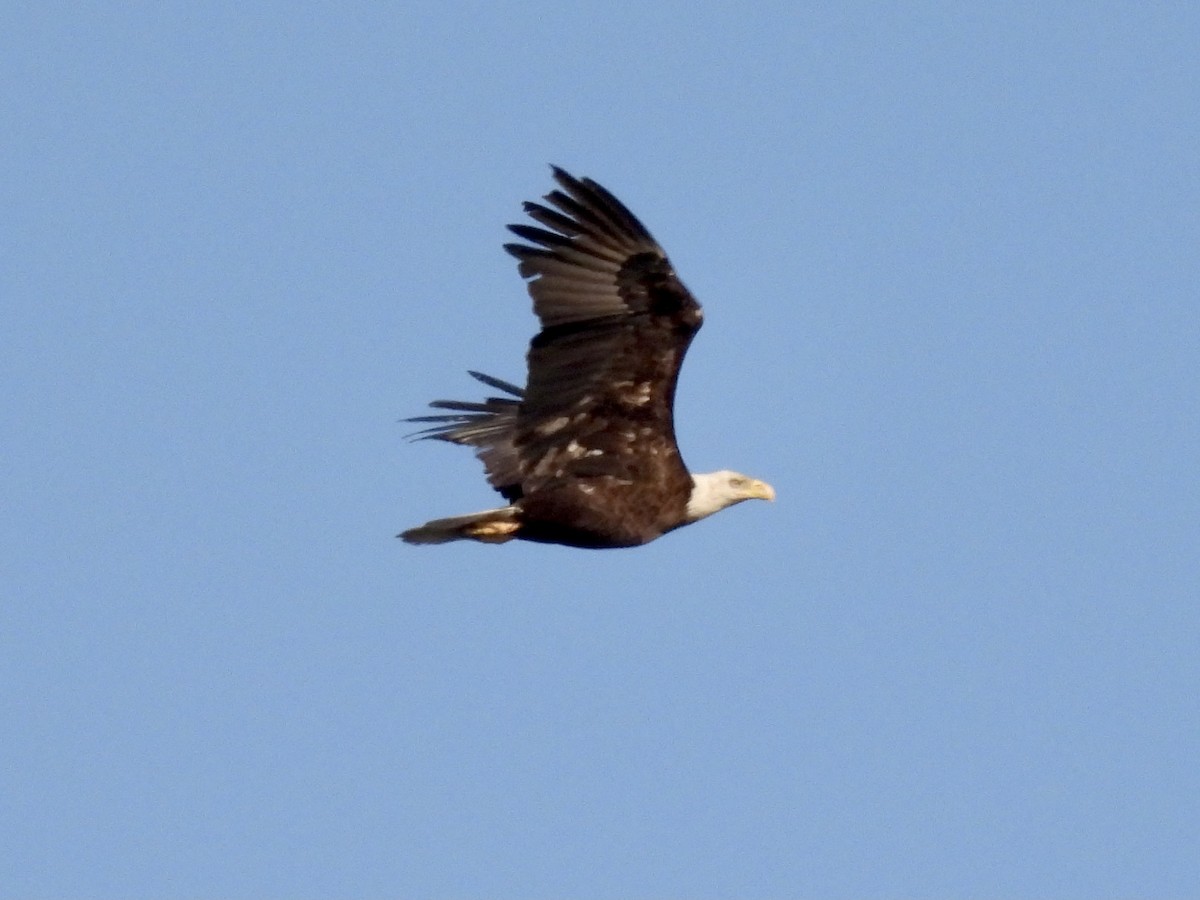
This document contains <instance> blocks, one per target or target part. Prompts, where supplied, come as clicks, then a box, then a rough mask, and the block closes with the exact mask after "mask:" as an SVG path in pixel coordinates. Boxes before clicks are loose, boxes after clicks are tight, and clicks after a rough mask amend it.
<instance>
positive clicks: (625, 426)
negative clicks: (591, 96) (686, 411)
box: [399, 167, 775, 548]
mask: <svg viewBox="0 0 1200 900" xmlns="http://www.w3.org/2000/svg"><path fill="white" fill-rule="evenodd" d="M553 174H554V180H555V181H556V182H557V183H558V188H559V189H556V190H553V191H551V192H550V193H549V194H547V195H546V197H545V200H546V203H547V204H548V205H545V206H543V205H541V204H538V203H526V204H525V205H524V209H525V212H526V213H528V215H529V217H530V218H531V219H532V220H533V221H534V222H536V223H538V225H540V226H543V227H534V226H533V225H526V224H522V225H510V226H509V230H510V231H512V232H513V233H514V234H515V235H516V236H517V237H519V238H521V239H522V240H523V241H525V242H527V243H512V244H506V245H505V246H504V249H505V250H507V251H508V252H509V253H510V254H512V255H513V256H515V257H516V258H517V261H518V271H519V272H520V273H521V275H522V277H524V278H525V279H527V280H528V284H527V287H528V290H529V294H530V296H531V297H532V298H533V310H534V312H535V313H536V315H537V317H538V319H539V320H540V322H541V331H540V332H539V333H538V334H537V335H536V336H535V337H534V338H533V341H532V342H531V343H530V345H529V353H528V367H529V372H528V379H527V381H526V385H525V387H524V388H520V387H518V386H517V385H515V384H510V383H508V382H506V381H501V380H500V379H498V378H493V377H491V376H489V375H482V374H480V373H478V372H471V373H470V374H471V375H472V376H473V377H474V378H475V379H477V380H478V381H480V382H482V383H483V384H485V385H487V386H488V387H490V388H493V389H495V390H496V391H498V392H499V394H500V395H499V396H493V397H488V398H487V399H485V400H484V401H483V402H481V403H470V402H464V401H458V400H435V401H434V402H433V403H431V404H430V406H431V407H433V408H434V409H441V410H449V411H450V412H449V413H446V414H439V415H431V416H416V417H414V418H412V419H409V420H408V421H410V422H424V423H433V424H432V425H431V426H430V427H428V428H426V429H425V430H424V431H421V432H418V434H417V436H418V437H423V438H432V439H437V440H442V441H449V442H451V443H453V444H463V445H465V446H468V447H473V448H475V452H476V455H477V456H478V457H479V459H480V460H481V461H482V462H483V465H484V469H485V470H486V473H487V479H488V482H489V483H490V484H491V485H492V487H494V488H495V489H496V490H497V491H499V492H500V494H501V496H503V497H504V499H505V500H506V501H507V504H506V505H505V506H501V507H498V508H496V509H489V510H485V511H483V512H477V513H470V514H469V515H464V516H454V517H452V518H448V519H436V520H434V521H432V522H429V523H427V524H425V525H421V526H420V527H418V528H413V529H410V530H408V531H405V532H404V533H403V534H401V535H399V537H401V538H403V539H404V540H405V541H407V542H408V543H410V544H440V543H444V542H446V541H454V540H475V541H483V542H485V543H503V542H505V541H510V540H513V539H514V538H515V539H518V540H526V541H538V542H541V543H547V544H566V545H568V546H572V547H587V548H607V547H633V546H637V545H639V544H645V543H648V542H649V541H652V540H654V539H655V538H657V537H660V536H661V535H663V534H666V533H667V532H668V531H672V530H674V529H676V528H679V527H680V526H682V525H689V524H691V523H692V522H696V521H698V520H699V519H703V518H704V517H705V516H709V515H712V514H713V513H715V512H718V511H719V510H722V509H724V508H725V507H727V506H731V505H733V504H734V503H739V502H741V501H742V500H749V499H751V498H758V499H763V500H773V499H774V498H775V492H774V490H773V489H772V488H771V486H770V485H768V484H766V483H765V482H762V481H758V480H756V479H753V478H748V477H746V476H745V475H740V474H738V473H737V472H730V471H721V472H711V473H708V474H700V475H695V474H692V473H690V472H688V470H687V468H686V467H685V466H684V464H683V459H682V458H681V457H680V454H679V447H678V446H676V443H675V425H674V418H673V407H674V402H675V384H676V381H677V379H678V377H679V367H680V365H681V364H682V362H683V357H684V354H685V353H687V349H688V345H689V344H691V342H692V338H693V337H694V336H695V334H696V332H697V331H698V330H699V328H700V325H701V322H702V318H703V317H702V314H701V311H700V304H699V303H697V302H696V299H695V298H694V297H693V296H692V295H691V293H690V292H689V291H688V289H687V288H686V287H684V285H683V282H681V281H680V280H679V278H678V277H677V276H676V275H675V270H674V269H673V268H672V267H671V263H670V261H669V260H668V259H667V256H666V254H665V253H664V252H663V250H662V248H661V247H659V245H658V243H657V242H656V241H655V240H654V238H653V237H651V235H650V232H649V231H647V230H646V228H645V226H644V225H642V223H641V222H639V221H638V219H637V218H636V217H635V216H634V215H633V213H631V212H630V211H629V210H628V209H627V208H626V207H625V205H624V204H623V203H621V201H619V200H618V199H617V198H616V197H614V196H613V195H612V194H610V193H609V192H608V191H607V190H605V189H604V188H603V187H601V186H600V185H599V184H597V183H596V182H594V181H592V180H591V179H590V178H575V177H573V176H571V175H569V174H567V173H566V172H564V171H563V170H562V169H559V168H557V167H554V168H553Z"/></svg>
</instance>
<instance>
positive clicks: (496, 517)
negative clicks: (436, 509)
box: [397, 506, 521, 544]
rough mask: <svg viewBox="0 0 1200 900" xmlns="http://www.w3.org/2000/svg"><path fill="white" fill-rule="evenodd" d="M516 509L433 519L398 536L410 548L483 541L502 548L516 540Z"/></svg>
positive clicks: (503, 507)
mask: <svg viewBox="0 0 1200 900" xmlns="http://www.w3.org/2000/svg"><path fill="white" fill-rule="evenodd" d="M517 512H518V510H517V508H516V507H515V506H502V507H500V508H499V509H485V510H484V511H483V512H477V513H468V514H467V515H465V516H452V517H451V518H449V519H434V520H433V521H432V522H426V523H425V524H424V525H421V526H418V527H417V528H410V529H409V530H408V531H405V532H404V533H402V534H400V535H397V537H400V538H402V539H403V540H404V541H405V542H407V543H409V544H444V543H446V542H447V541H482V542H483V543H485V544H503V543H504V542H505V541H511V540H512V539H513V538H514V537H516V536H517V535H516V533H517V531H518V530H519V529H520V527H521V523H520V522H519V521H517Z"/></svg>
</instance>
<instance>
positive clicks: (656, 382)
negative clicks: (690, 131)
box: [505, 168, 702, 495]
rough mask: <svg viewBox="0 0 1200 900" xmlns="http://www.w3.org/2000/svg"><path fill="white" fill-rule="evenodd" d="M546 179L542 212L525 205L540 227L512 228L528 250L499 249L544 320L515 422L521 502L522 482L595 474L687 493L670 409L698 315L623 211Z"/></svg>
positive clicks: (598, 194) (572, 183)
mask: <svg viewBox="0 0 1200 900" xmlns="http://www.w3.org/2000/svg"><path fill="white" fill-rule="evenodd" d="M554 178H555V180H556V181H557V182H558V184H559V186H560V188H561V190H554V191H552V192H551V193H549V194H547V195H546V198H545V199H546V202H547V204H549V206H543V205H540V204H536V203H529V204H526V205H525V210H526V212H528V213H529V215H530V218H532V219H533V220H534V221H535V222H537V223H538V224H539V225H541V226H545V227H537V226H534V225H527V224H521V225H511V226H509V228H510V230H511V231H512V232H513V233H514V234H515V235H516V236H517V237H519V238H522V239H523V240H525V241H527V242H528V244H508V245H506V246H505V249H506V250H508V252H509V253H511V254H512V255H513V256H515V257H516V258H517V259H518V260H519V262H520V272H521V274H522V275H523V276H524V277H525V278H527V279H529V283H528V289H529V294H530V296H531V297H532V299H533V306H534V312H535V313H536V314H537V316H538V318H539V319H540V320H541V323H542V330H541V332H540V333H539V334H538V335H537V336H536V337H535V338H534V339H533V341H532V342H531V344H530V348H529V354H528V363H529V380H528V384H527V386H526V390H525V397H524V399H523V401H522V403H521V407H520V411H519V413H518V416H517V423H516V427H517V434H516V439H515V444H516V447H517V451H518V453H519V454H520V457H521V461H522V466H523V467H524V471H525V472H526V484H525V493H526V494H527V495H528V494H529V493H530V491H531V489H534V487H535V485H533V484H531V483H530V481H531V479H532V481H533V482H536V485H545V484H547V483H548V482H550V481H554V480H556V479H562V478H570V477H577V478H578V477H590V476H594V475H597V474H601V473H604V474H611V475H613V476H614V477H619V478H622V479H624V480H626V481H631V482H647V481H649V482H653V483H655V484H658V485H660V486H662V487H663V488H665V489H670V490H673V491H676V492H678V491H684V492H685V495H686V491H687V490H690V476H688V473H687V470H686V469H685V468H684V466H683V462H682V460H681V459H680V458H679V452H678V448H677V447H676V445H675V432H674V423H673V418H672V406H673V404H674V398H675V384H676V380H677V376H678V372H679V366H680V364H681V363H682V361H683V357H684V354H685V353H686V352H687V348H688V345H689V344H690V343H691V339H692V336H693V335H694V334H695V332H696V330H697V329H698V328H699V327H700V324H701V321H702V317H701V312H700V306H699V304H698V303H697V302H696V300H695V299H694V298H693V297H692V295H691V293H690V292H689V291H688V290H687V288H686V287H684V285H683V283H682V282H681V281H679V279H678V277H677V276H676V275H675V272H674V269H673V268H672V267H671V263H670V261H669V260H668V259H667V256H666V254H665V253H664V252H663V250H662V248H661V247H659V245H658V244H657V242H655V240H654V238H653V237H651V235H650V233H649V232H648V231H647V230H646V228H645V226H644V225H642V223H641V222H640V221H638V219H637V217H635V216H634V215H633V213H631V212H630V211H629V210H628V209H627V208H626V207H625V205H624V204H622V203H621V202H620V201H619V200H617V199H616V198H615V197H613V196H612V194H610V193H609V192H608V191H606V190H605V189H604V188H602V187H601V186H600V185H598V184H596V183H595V182H594V181H591V180H590V179H576V178H573V177H572V176H570V175H568V174H567V173H566V172H564V171H563V170H561V169H558V168H555V169H554ZM551 207H554V208H551Z"/></svg>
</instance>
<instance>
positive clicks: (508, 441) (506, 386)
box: [406, 372, 525, 501]
mask: <svg viewBox="0 0 1200 900" xmlns="http://www.w3.org/2000/svg"><path fill="white" fill-rule="evenodd" d="M470 374H471V377H473V378H474V379H475V380H476V381H481V382H483V383H484V384H486V385H488V386H489V387H493V388H496V390H499V391H504V392H505V393H507V394H510V395H511V396H509V397H488V398H487V399H486V400H484V401H483V402H482V403H471V402H467V401H463V400H434V401H433V402H432V403H430V404H429V405H430V406H431V407H433V408H434V409H447V410H452V411H453V412H452V413H450V414H448V415H436V416H413V417H412V418H410V419H407V420H406V421H409V422H422V423H433V424H432V427H430V428H425V429H422V430H421V431H418V432H417V433H416V434H414V435H412V436H413V437H414V438H417V439H419V440H439V441H449V442H450V443H452V444H463V445H465V446H468V447H474V448H475V455H476V456H477V457H479V459H480V461H481V462H482V463H483V468H484V471H485V472H487V479H488V484H490V485H491V486H492V487H494V488H495V489H496V490H497V491H499V492H500V494H501V495H502V496H503V497H504V499H506V500H509V501H513V500H517V499H519V498H520V496H521V479H522V474H521V459H520V456H519V455H518V453H517V449H516V446H515V445H514V443H513V439H514V436H515V434H516V424H517V409H518V407H519V406H520V403H521V398H522V397H523V396H524V395H525V392H524V391H523V390H522V389H521V388H519V387H517V386H516V385H515V384H510V383H509V382H507V381H502V380H500V379H499V378H493V377H492V376H491V375H484V374H483V373H482V372H471V373H470Z"/></svg>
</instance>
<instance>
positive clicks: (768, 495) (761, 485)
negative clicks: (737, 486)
mask: <svg viewBox="0 0 1200 900" xmlns="http://www.w3.org/2000/svg"><path fill="white" fill-rule="evenodd" d="M746 495H747V496H748V497H750V498H751V499H753V500H774V499H775V488H773V487H771V486H770V485H769V484H767V483H766V482H765V481H759V480H758V479H757V478H755V479H753V480H751V482H750V484H749V485H747V486H746Z"/></svg>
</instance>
